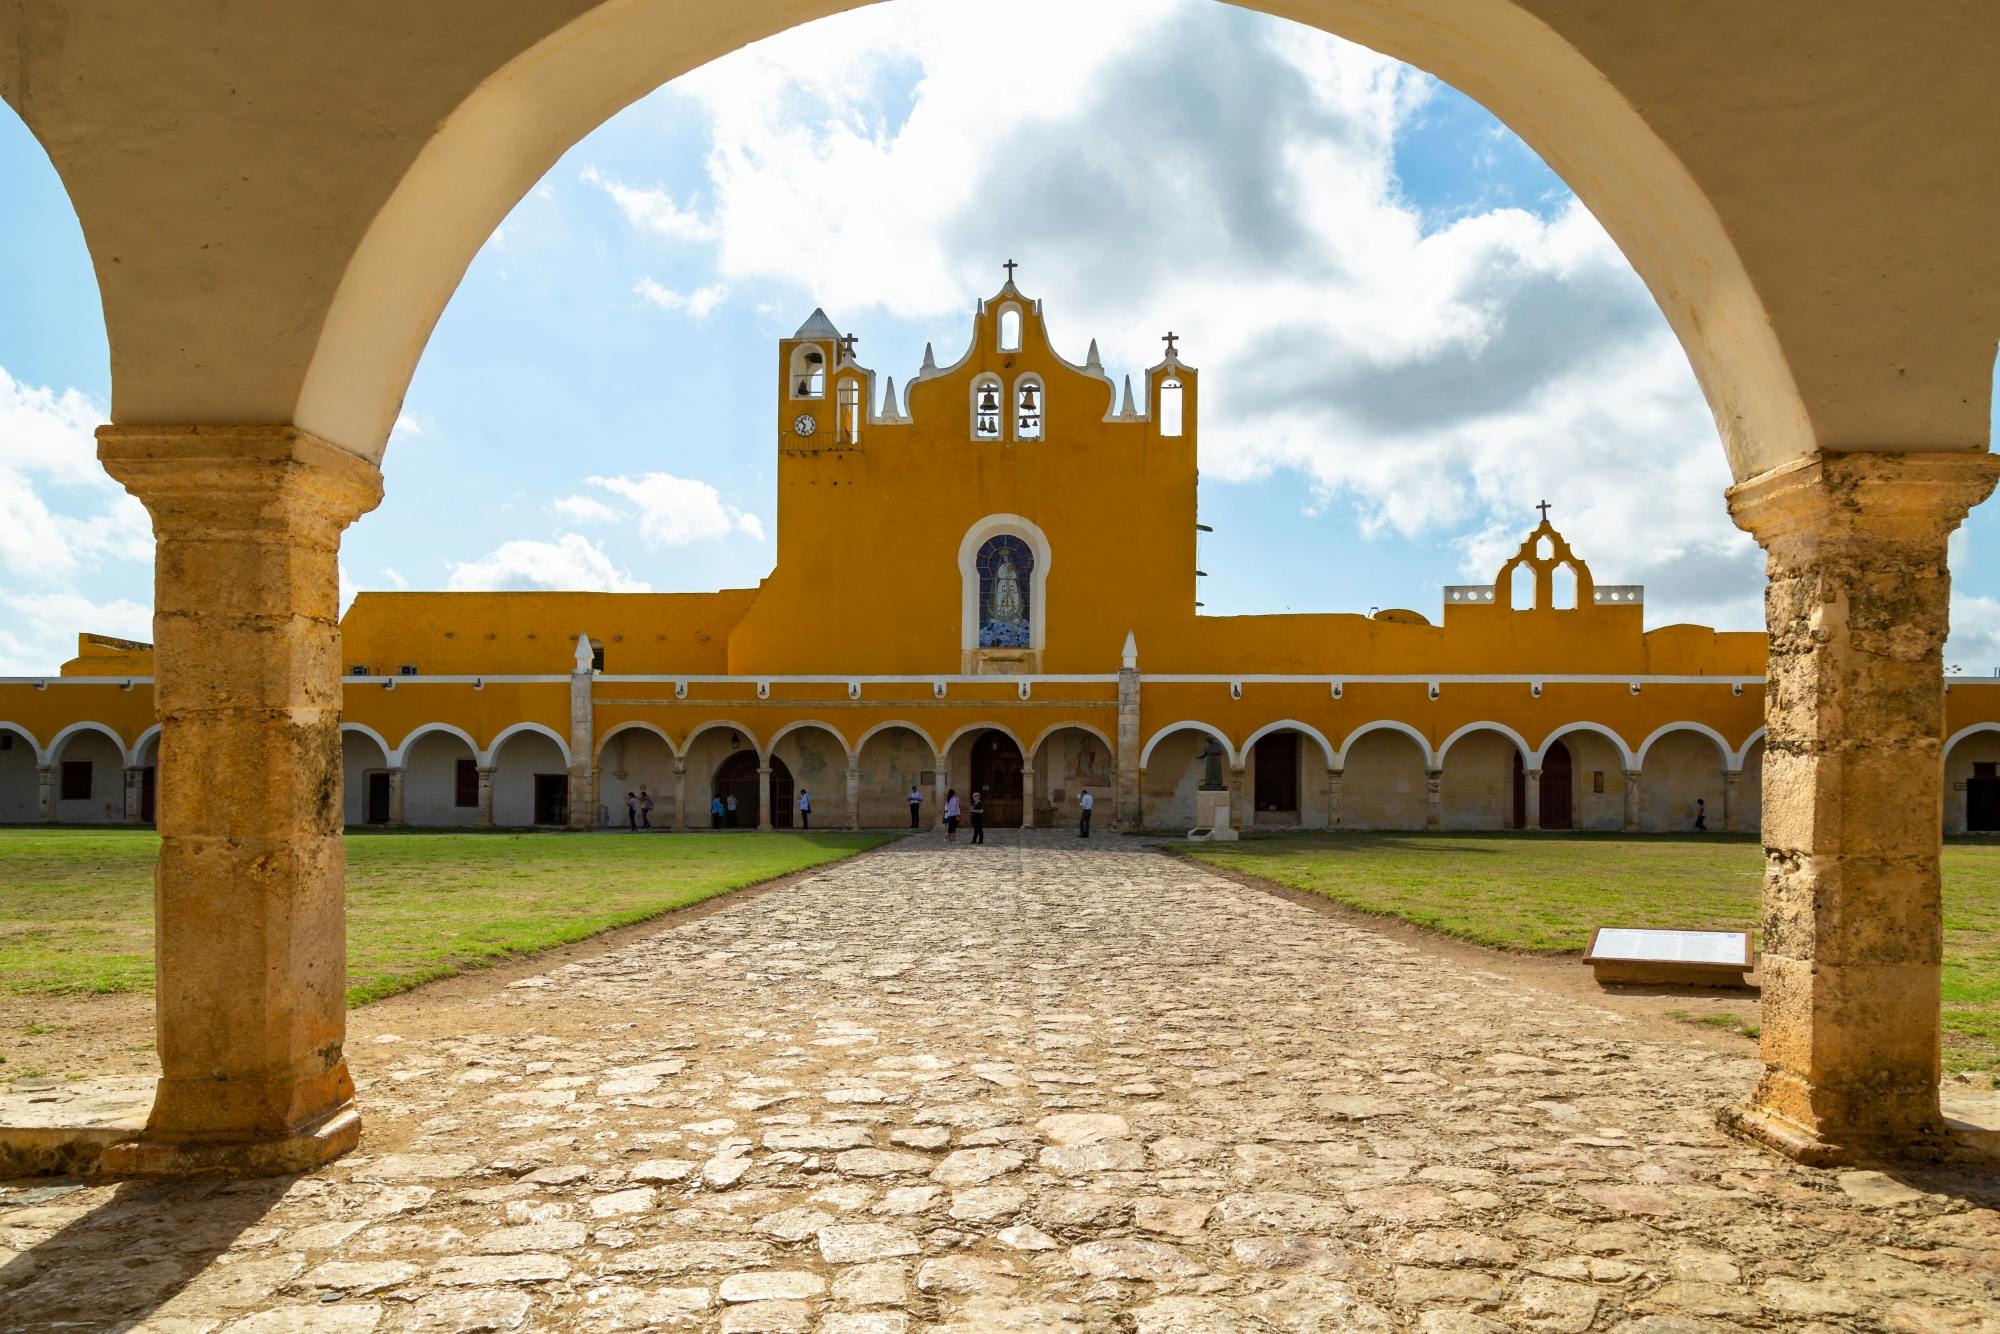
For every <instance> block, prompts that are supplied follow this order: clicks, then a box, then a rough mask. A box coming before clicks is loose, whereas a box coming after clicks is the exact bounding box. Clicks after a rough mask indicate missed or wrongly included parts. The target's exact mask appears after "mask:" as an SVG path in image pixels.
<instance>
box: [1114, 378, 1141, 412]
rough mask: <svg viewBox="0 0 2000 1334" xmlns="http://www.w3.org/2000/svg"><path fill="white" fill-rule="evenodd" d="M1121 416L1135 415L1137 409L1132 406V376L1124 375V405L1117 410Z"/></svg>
mask: <svg viewBox="0 0 2000 1334" xmlns="http://www.w3.org/2000/svg"><path fill="white" fill-rule="evenodd" d="M1118 415H1119V416H1121V417H1136V416H1138V415H1139V413H1138V410H1137V409H1136V408H1134V407H1133V406H1132V377H1131V376H1129V375H1128V376H1126V377H1125V406H1124V407H1122V408H1120V409H1119V410H1118Z"/></svg>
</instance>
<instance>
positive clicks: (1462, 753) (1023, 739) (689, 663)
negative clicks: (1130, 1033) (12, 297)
mask: <svg viewBox="0 0 2000 1334" xmlns="http://www.w3.org/2000/svg"><path fill="white" fill-rule="evenodd" d="M854 341H855V340H853V339H852V338H845V337H843V336H842V335H841V334H840V332H839V331H838V330H837V329H836V328H835V327H834V325H833V324H832V323H831V322H830V321H829V320H828V319H827V318H826V316H825V315H824V314H823V313H821V312H818V311H815V312H814V313H813V315H812V318H810V319H809V320H807V321H806V323H805V325H804V326H803V327H801V328H800V329H799V331H798V332H797V334H795V335H794V336H793V337H791V338H789V339H786V340H784V341H783V342H781V343H780V344H779V348H778V358H777V366H776V371H777V375H778V380H777V385H776V388H777V401H778V412H777V419H776V423H775V442H774V443H775V447H776V449H777V451H778V522H777V534H778V553H777V556H778V558H777V564H776V568H775V569H774V570H773V571H772V573H771V575H770V577H769V578H767V579H765V580H764V581H763V582H762V583H761V584H760V585H759V586H758V587H756V588H754V589H730V590H725V591H722V592H719V593H690V594H608V593H529V592H501V593H363V594H361V595H360V596H359V597H357V598H356V599H355V601H354V604H353V606H352V608H351V609H350V610H349V611H348V613H347V615H346V617H345V618H344V620H343V621H342V634H343V640H344V653H345V655H346V662H347V665H348V676H347V679H346V699H345V720H344V722H343V724H342V728H343V756H344V773H345V803H346V816H347V820H348V821H349V823H351V824H376V825H410V826H425V827H438V826H445V827H451V826H461V827H488V826H500V827H524V826H533V825H567V826H572V827H595V826H600V825H605V824H611V825H623V824H624V823H625V822H626V794H627V793H628V792H629V793H639V792H644V793H646V794H647V795H649V796H650V797H651V798H652V799H653V801H654V803H655V807H654V810H653V812H652V816H651V818H652V823H653V825H654V827H656V828H683V827H690V828H704V827H707V826H708V825H709V824H710V823H711V816H710V806H711V800H712V798H714V797H716V796H718V795H720V796H722V797H724V798H729V797H733V798H734V800H735V807H736V814H735V821H736V822H737V823H739V824H741V825H745V826H749V825H755V826H758V827H763V828H771V827H789V826H792V825H794V824H795V823H797V822H798V808H799V796H800V794H801V792H809V793H810V796H811V805H812V819H813V823H814V825H815V826H826V827H854V826H905V825H907V824H908V823H909V818H910V817H909V809H910V808H909V796H910V793H911V790H912V788H915V789H916V791H917V794H918V795H919V797H920V798H921V802H920V807H919V818H920V820H921V822H922V823H923V824H924V825H926V826H929V825H931V824H933V823H935V821H936V818H937V814H938V811H939V808H940V806H941V805H942V798H943V795H944V792H945V791H946V789H947V788H956V789H958V790H959V791H960V792H961V793H963V792H966V791H969V790H971V789H975V788H977V789H980V790H982V791H984V792H985V793H986V794H987V801H988V807H989V811H990V822H991V823H992V824H994V825H996V826H1000V827H1005V826H1009V825H1014V824H1018V823H1024V822H1026V823H1032V824H1035V825H1047V824H1054V823H1066V822H1068V821H1070V820H1072V819H1074V816H1075V812H1076V809H1077V798H1078V796H1079V795H1080V794H1081V793H1083V792H1085V791H1089V792H1091V793H1092V794H1093V795H1094V796H1095V798H1096V801H1097V804H1098V810H1099V816H1098V818H1099V820H1100V822H1110V823H1114V824H1116V825H1118V826H1122V827H1126V828H1130V827H1135V826H1145V827H1151V828H1160V829H1171V830H1180V829H1185V828H1187V827H1189V826H1191V825H1193V824H1195V823H1196V821H1197V809H1196V808H1197V804H1198V803H1197V791H1198V790H1199V789H1201V788H1203V787H1210V788H1214V787H1225V788H1226V789H1227V791H1228V793H1229V794H1230V795H1229V804H1230V807H1231V809H1232V812H1233V820H1234V823H1235V825H1236V826H1237V827H1238V828H1250V827H1268V826H1278V827H1295V826H1302V827H1307V828H1321V827H1340V828H1346V829H1424V828H1444V829H1499V828H1531V829H1532V828H1541V829H1600V830H1619V829H1625V830H1687V829H1692V828H1694V827H1695V826H1696V820H1697V811H1698V809H1699V810H1700V811H1701V812H1702V818H1703V820H1704V823H1705V827H1706V828H1708V829H1712V830H1722V829H1731V830H1738V829H1740V830H1754V829H1756V828H1757V826H1758V822H1759V815H1760V804H1761V802H1760V782H1759V778H1760V771H1761V758H1762V752H1763V746H1762V737H1763V732H1764V729H1763V717H1764V690H1765V684H1764V672H1765V647H1766V645H1765V637H1764V636H1763V635H1762V634H1760V633H1718V632H1716V631H1714V630H1710V629H1707V628H1704V627H1701V626H1694V625H1672V626H1666V627H1663V628H1661V629H1657V630H1653V631H1651V632H1648V631H1646V630H1645V628H1644V624H1643V622H1644V615H1645V607H1644V594H1643V591H1642V590H1641V589H1639V588H1637V587H1632V586H1626V585H1605V584H1599V583H1597V582H1596V581H1595V580H1594V579H1593V578H1592V576H1591V572H1590V570H1589V568H1588V567H1587V566H1586V565H1585V564H1584V562H1583V561H1582V560H1581V559H1580V558H1579V557H1578V556H1577V555H1576V554H1575V553H1574V552H1572V551H1571V550H1570V547H1569V545H1568V544H1567V543H1566V542H1565V541H1564V540H1563V538H1562V535H1561V534H1560V533H1559V532H1557V531H1556V530H1555V529H1554V528H1553V527H1551V526H1550V524H1549V523H1548V521H1547V519H1546V517H1544V519H1543V521H1542V523H1541V524H1540V525H1539V526H1538V527H1536V528H1535V529H1534V530H1533V531H1532V532H1530V533H1528V534H1527V536H1526V538H1525V540H1524V541H1523V542H1522V544H1521V546H1520V549H1519V551H1518V552H1517V553H1516V554H1515V555H1514V556H1513V558H1512V559H1510V560H1509V561H1508V562H1507V563H1506V564H1505V565H1503V566H1502V567H1501V568H1500V569H1499V570H1498V571H1496V572H1495V576H1494V581H1493V583H1492V584H1490V585H1474V586H1457V587H1447V588H1446V589H1445V590H1444V596H1443V606H1442V608H1441V614H1440V615H1439V616H1438V617H1437V618H1436V619H1435V620H1434V619H1432V618H1431V617H1429V616H1427V615H1424V614H1421V613H1419V612H1416V611H1405V610H1390V611H1382V612H1378V613H1376V614H1374V615H1372V616H1359V615H1282V616H1205V615H1199V614H1197V610H1196V605H1197V604H1196V600H1195V598H1196V595H1195V581H1196V574H1195V538H1196V531H1197V526H1196V512H1195V487H1196V477H1195V460H1196V441H1197V422H1198V408H1199V404H1200V377H1199V375H1198V373H1197V372H1196V371H1195V369H1194V368H1193V367H1191V366H1188V365H1186V364H1184V363H1183V362H1182V361H1181V360H1180V359H1179V357H1178V356H1177V355H1176V353H1175V351H1174V348H1173V343H1172V341H1171V339H1170V340H1169V341H1168V354H1167V357H1166V359H1165V360H1163V361H1162V362H1160V363H1159V364H1158V365H1156V366H1154V367H1152V368H1151V369H1150V370H1148V371H1147V372H1146V373H1145V375H1144V377H1143V384H1142V385H1141V387H1140V392H1139V393H1137V394H1136V395H1135V393H1134V390H1133V385H1132V382H1131V381H1130V379H1127V380H1126V382H1125V383H1124V385H1123V388H1122V392H1121V389H1120V386H1118V385H1116V384H1114V383H1113V382H1112V380H1111V379H1110V377H1108V376H1107V375H1106V374H1105V372H1104V370H1103V368H1102V366H1101V365H1100V363H1099V360H1098V356H1097V348H1096V345H1095V344H1094V343H1093V344H1092V345H1091V348H1090V352H1089V354H1088V355H1087V356H1086V357H1085V359H1084V361H1083V362H1082V363H1081V364H1077V363H1074V362H1071V361H1068V360H1066V359H1065V358H1064V357H1063V356H1062V355H1061V354H1059V353H1058V352H1057V351H1056V350H1055V348H1053V347H1052V346H1051V345H1050V343H1049V339H1048V335H1047V331H1046V328H1045V326H1044V323H1043V320H1042V313H1041V306H1040V304H1039V303H1038V302H1034V301H1031V300H1029V299H1027V298H1026V297H1023V296H1022V295H1021V294H1020V292H1019V291H1018V290H1017V289H1016V288H1015V286H1014V284H1013V283H1012V281H1011V280H1010V281H1009V282H1008V283H1007V284H1006V285H1005V286H1004V287H1002V288H1001V289H1000V291H999V292H998V293H997V294H996V295H995V296H993V297H992V298H991V299H990V300H988V301H985V302H982V303H981V304H980V306H979V308H978V312H977V315H976V318H975V320H974V324H973V331H972V342H971V346H970V347H969V348H968V349H967V351H966V353H965V355H964V356H963V357H962V358H960V359H959V361H958V362H956V363H955V364H953V365H951V366H945V367H940V366H938V365H936V364H935V362H934V359H933V358H932V357H931V356H930V355H929V354H928V351H927V353H926V357H925V363H924V366H923V368H922V370H921V371H920V372H919V373H918V375H917V376H916V378H915V379H913V380H911V381H910V382H909V383H908V385H907V386H906V392H905V394H904V395H903V396H902V398H901V400H900V401H899V399H898V396H897V393H896V387H895V384H894V382H893V381H890V382H889V383H888V384H887V385H886V387H882V388H878V386H877V384H876V380H875V375H874V373H873V372H872V371H870V370H868V369H866V368H865V367H863V366H861V365H860V364H858V363H857V362H856V361H855V360H854V357H853V343H854ZM877 405H879V407H878V406H877ZM892 531H893V532H895V533H896V535H897V536H896V539H895V550H894V551H893V552H890V551H885V550H884V549H883V545H882V544H883V540H884V539H883V537H882V534H884V533H888V532H892ZM1135 553H1143V558H1135ZM885 563H888V564H893V565H894V567H895V569H896V570H897V571H898V577H897V578H895V579H890V580H877V581H857V580H855V579H853V578H852V577H851V572H852V571H853V570H855V569H858V568H868V567H877V566H882V565H884V564H885ZM151 670H152V661H151V652H150V648H149V646H148V645H144V644H135V643H129V642H125V641H119V640H110V639H105V638H102V637H99V636H93V635H85V636H83V639H82V644H81V649H80V654H79V656H78V657H77V658H76V659H74V660H72V661H71V662H69V663H66V664H65V665H64V666H63V668H62V670H61V674H60V675H59V676H56V677H51V678H47V679H40V678H26V679H23V678H12V679H7V680H0V822H8V823H26V822H33V821H37V820H40V821H58V822H63V823H111V822H120V821H134V822H137V821H146V820H150V819H151V818H152V811H153V805H154V800H155V796H156V793H155V790H154V774H155V771H156V758H157V755H156V750H157V733H158V728H157V727H156V726H154V724H153V703H152V690H151ZM1947 684H1948V687H1949V695H1948V699H1947V718H1948V733H1949V735H1948V737H1947V738H1946V750H1945V764H1946V783H1945V808H1944V811H1943V812H1942V818H1943V821H1944V827H1945V828H1946V829H1947V830H1948V831H1964V830H1968V829H1969V830H1996V829H2000V682H1994V681H1982V680H1970V679H1953V680H1951V681H1949V682H1948V683H1947Z"/></svg>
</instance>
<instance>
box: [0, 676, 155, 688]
mask: <svg viewBox="0 0 2000 1334" xmlns="http://www.w3.org/2000/svg"><path fill="white" fill-rule="evenodd" d="M151 684H153V678H152V677H150V676H0V686H34V687H35V688H36V689H38V690H39V689H40V688H42V687H43V686H117V687H119V688H120V689H123V688H124V687H126V686H128V685H129V686H149V685H151Z"/></svg>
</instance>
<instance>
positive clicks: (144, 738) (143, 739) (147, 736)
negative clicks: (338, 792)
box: [132, 723, 388, 764]
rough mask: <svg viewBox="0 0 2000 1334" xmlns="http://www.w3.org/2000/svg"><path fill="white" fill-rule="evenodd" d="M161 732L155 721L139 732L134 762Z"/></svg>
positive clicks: (385, 747) (135, 745)
mask: <svg viewBox="0 0 2000 1334" xmlns="http://www.w3.org/2000/svg"><path fill="white" fill-rule="evenodd" d="M159 734H160V725H159V724H158V723H154V724H153V725H152V726H151V727H149V728H147V729H146V730H145V731H143V732H141V733H139V739H138V740H137V741H134V742H133V743H132V763H133V764H138V763H139V762H140V756H142V755H144V754H145V753H146V743H147V742H148V741H151V740H152V739H153V738H154V737H156V736H158V735H159ZM382 749H383V750H384V751H387V750H388V747H387V746H384V747H383V748H382Z"/></svg>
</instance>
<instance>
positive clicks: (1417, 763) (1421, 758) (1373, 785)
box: [1337, 723, 1431, 829]
mask: <svg viewBox="0 0 2000 1334" xmlns="http://www.w3.org/2000/svg"><path fill="white" fill-rule="evenodd" d="M1430 762H1431V753H1430V747H1429V745H1428V744H1427V743H1426V742H1425V741H1424V740H1423V739H1422V737H1421V736H1420V735H1419V734H1418V733H1416V731H1415V729H1413V728H1409V727H1407V726H1404V725H1402V724H1380V723H1377V724H1369V725H1367V726H1365V727H1362V728H1359V729H1357V730H1356V731H1355V732H1354V733H1353V734H1352V735H1350V736H1349V737H1348V739H1347V741H1346V744H1344V745H1343V746H1342V747H1341V771H1340V800H1339V811H1338V816H1337V819H1338V821H1339V824H1340V827H1341V828H1343V829H1422V828H1424V827H1425V825H1426V824H1427V823H1428V822H1429V811H1428V806H1427V803H1426V801H1425V789H1426V785H1427V780H1428V776H1429V775H1428V770H1429V768H1430Z"/></svg>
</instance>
